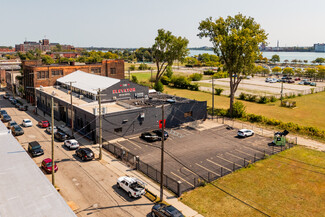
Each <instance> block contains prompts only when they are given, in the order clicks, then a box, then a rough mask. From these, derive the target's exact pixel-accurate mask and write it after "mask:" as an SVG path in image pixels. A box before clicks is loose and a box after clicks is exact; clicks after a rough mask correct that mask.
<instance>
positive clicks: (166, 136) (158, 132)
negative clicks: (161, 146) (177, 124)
mask: <svg viewBox="0 0 325 217" xmlns="http://www.w3.org/2000/svg"><path fill="white" fill-rule="evenodd" d="M152 132H153V133H155V134H156V135H157V136H158V137H159V139H160V140H161V138H162V130H154V131H152ZM167 138H168V133H167V132H166V131H164V140H166V139H167Z"/></svg>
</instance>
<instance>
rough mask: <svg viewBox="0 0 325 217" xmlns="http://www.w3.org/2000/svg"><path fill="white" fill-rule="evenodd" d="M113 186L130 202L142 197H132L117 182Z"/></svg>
mask: <svg viewBox="0 0 325 217" xmlns="http://www.w3.org/2000/svg"><path fill="white" fill-rule="evenodd" d="M112 188H113V190H114V191H115V192H116V193H117V194H118V195H120V196H121V197H123V198H124V199H125V200H126V201H128V202H132V201H136V200H138V199H140V198H134V197H132V198H130V197H129V195H128V193H127V192H126V191H124V190H123V189H122V188H118V187H117V184H115V185H113V186H112Z"/></svg>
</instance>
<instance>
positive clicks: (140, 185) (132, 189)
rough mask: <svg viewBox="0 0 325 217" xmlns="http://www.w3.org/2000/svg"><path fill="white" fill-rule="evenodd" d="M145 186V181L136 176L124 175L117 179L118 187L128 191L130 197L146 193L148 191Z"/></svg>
mask: <svg viewBox="0 0 325 217" xmlns="http://www.w3.org/2000/svg"><path fill="white" fill-rule="evenodd" d="M144 186H145V183H144V182H142V181H141V180H139V179H137V178H134V177H129V176H122V177H120V178H118V179H117V187H118V188H122V189H123V190H124V191H126V192H127V193H128V195H129V197H130V198H132V197H134V198H138V197H141V196H142V195H144V194H145V193H146V190H145V189H144Z"/></svg>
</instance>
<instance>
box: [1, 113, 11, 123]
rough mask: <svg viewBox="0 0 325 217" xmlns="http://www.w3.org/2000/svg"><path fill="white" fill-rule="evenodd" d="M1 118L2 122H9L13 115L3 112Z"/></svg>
mask: <svg viewBox="0 0 325 217" xmlns="http://www.w3.org/2000/svg"><path fill="white" fill-rule="evenodd" d="M1 120H2V122H9V121H11V117H10V116H9V115H8V114H3V115H2V118H1Z"/></svg>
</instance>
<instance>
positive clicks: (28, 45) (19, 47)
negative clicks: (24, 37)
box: [15, 39, 74, 52]
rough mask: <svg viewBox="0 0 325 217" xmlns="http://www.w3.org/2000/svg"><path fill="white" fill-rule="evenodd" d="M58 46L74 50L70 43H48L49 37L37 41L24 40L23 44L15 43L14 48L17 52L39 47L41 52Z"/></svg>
mask: <svg viewBox="0 0 325 217" xmlns="http://www.w3.org/2000/svg"><path fill="white" fill-rule="evenodd" d="M58 46H60V49H61V50H74V46H72V45H60V44H59V43H50V41H49V39H43V40H40V41H39V42H35V41H25V42H24V44H16V45H15V50H16V51H17V52H18V51H19V52H27V51H30V50H36V49H39V50H40V51H42V52H46V51H51V50H53V49H55V48H57V47H58Z"/></svg>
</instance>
